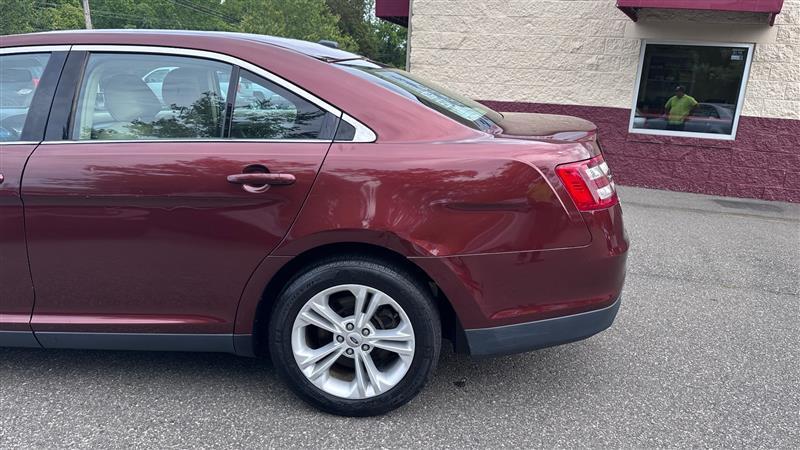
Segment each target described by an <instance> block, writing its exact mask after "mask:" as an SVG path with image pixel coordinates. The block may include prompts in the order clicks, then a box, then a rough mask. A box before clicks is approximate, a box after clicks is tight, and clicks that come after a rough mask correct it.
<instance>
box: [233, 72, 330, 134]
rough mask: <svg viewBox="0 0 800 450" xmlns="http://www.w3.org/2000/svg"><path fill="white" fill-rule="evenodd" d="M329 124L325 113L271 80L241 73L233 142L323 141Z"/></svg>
mask: <svg viewBox="0 0 800 450" xmlns="http://www.w3.org/2000/svg"><path fill="white" fill-rule="evenodd" d="M334 121H335V120H334ZM330 124H331V120H330V117H328V113H327V112H326V111H323V110H321V109H320V108H318V107H317V106H315V105H314V104H312V103H310V102H309V101H307V100H304V99H303V98H301V97H299V96H297V95H295V94H293V93H292V92H290V91H288V90H286V89H284V88H282V87H280V86H278V85H276V84H275V83H273V82H271V81H269V80H266V79H264V78H262V77H259V76H258V75H255V74H252V73H250V72H247V71H245V70H242V71H241V75H240V77H239V84H238V85H237V88H236V101H235V103H234V106H233V117H232V119H231V133H230V137H231V138H234V139H322V138H324V137H326V136H327V135H329V134H328V133H329V131H328V130H327V127H328V126H329V125H330ZM324 135H326V136H324Z"/></svg>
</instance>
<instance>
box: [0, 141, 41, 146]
mask: <svg viewBox="0 0 800 450" xmlns="http://www.w3.org/2000/svg"><path fill="white" fill-rule="evenodd" d="M39 142H40V141H0V147H1V146H4V145H34V144H38V143H39Z"/></svg>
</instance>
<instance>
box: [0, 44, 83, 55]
mask: <svg viewBox="0 0 800 450" xmlns="http://www.w3.org/2000/svg"><path fill="white" fill-rule="evenodd" d="M71 47H72V46H71V45H26V46H23V47H1V48H0V55H14V54H17V53H55V52H68V51H69V50H70V48H71Z"/></svg>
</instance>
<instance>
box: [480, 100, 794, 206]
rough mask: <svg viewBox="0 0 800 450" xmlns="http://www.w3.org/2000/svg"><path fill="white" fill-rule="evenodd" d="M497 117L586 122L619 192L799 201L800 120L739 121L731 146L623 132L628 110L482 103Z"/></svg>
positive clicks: (754, 119)
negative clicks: (527, 115)
mask: <svg viewBox="0 0 800 450" xmlns="http://www.w3.org/2000/svg"><path fill="white" fill-rule="evenodd" d="M483 103H486V104H487V105H488V106H490V107H491V108H494V109H497V110H499V111H518V112H540V113H548V114H566V115H571V116H578V117H583V118H585V119H588V120H591V121H592V122H594V123H596V124H597V125H598V127H599V130H600V143H601V144H602V146H603V151H604V153H605V154H606V156H607V158H608V162H609V164H610V166H611V168H612V170H613V171H614V176H615V177H616V179H617V181H618V182H619V183H620V184H623V185H629V186H641V187H648V188H654V189H667V190H674V191H684V192H698V193H703V194H712V195H727V196H733V197H750V198H760V199H764V200H782V201H791V202H800V151H798V144H800V138H798V136H800V121H798V120H787V119H773V118H765V117H742V119H741V121H740V122H739V133H738V138H737V139H736V140H735V141H718V140H708V139H691V138H676V137H668V136H653V135H646V134H632V133H628V117H629V115H630V110H629V109H623V108H604V107H596V106H578V105H553V104H537V103H518V102H497V101H484V102H483Z"/></svg>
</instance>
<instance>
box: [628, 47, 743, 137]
mask: <svg viewBox="0 0 800 450" xmlns="http://www.w3.org/2000/svg"><path fill="white" fill-rule="evenodd" d="M750 53H751V48H750V47H749V46H745V45H742V46H735V47H730V46H706V45H670V44H650V43H648V44H646V48H645V52H644V58H643V60H642V66H641V75H640V80H639V91H638V94H637V98H636V105H635V110H634V114H633V115H634V117H633V121H632V124H631V127H632V130H635V131H639V132H645V133H653V134H676V135H685V136H692V135H695V136H698V135H708V136H707V137H714V136H718V137H720V138H724V137H730V136H732V135H733V133H734V129H735V124H736V122H737V120H738V117H737V115H736V111H737V106H738V105H739V103H740V102H741V101H742V98H741V97H740V94H741V91H742V87H743V85H744V83H745V81H746V77H747V74H746V68H747V65H748V62H749V58H750Z"/></svg>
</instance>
